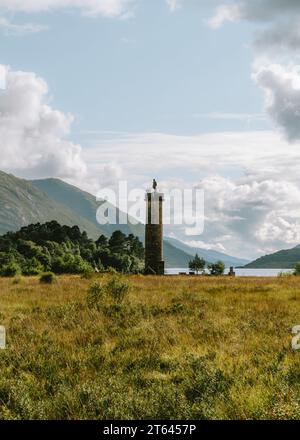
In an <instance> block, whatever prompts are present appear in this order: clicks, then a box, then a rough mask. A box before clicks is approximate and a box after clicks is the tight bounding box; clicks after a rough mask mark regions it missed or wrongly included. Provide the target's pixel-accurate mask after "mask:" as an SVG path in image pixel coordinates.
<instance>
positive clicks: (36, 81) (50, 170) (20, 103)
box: [0, 66, 86, 178]
mask: <svg viewBox="0 0 300 440" xmlns="http://www.w3.org/2000/svg"><path fill="white" fill-rule="evenodd" d="M1 70H2V71H3V70H5V76H6V90H5V91H2V92H1V94H0V148H1V155H0V169H4V170H10V171H15V172H17V173H18V174H23V175H28V176H30V177H43V176H44V177H46V176H57V177H64V178H76V176H77V177H78V176H82V175H84V173H85V171H86V165H85V163H84V161H83V159H82V158H81V147H80V146H79V145H76V144H74V143H72V142H70V141H69V140H68V135H69V133H70V128H71V124H72V121H73V117H72V116H71V115H65V114H64V113H62V112H60V111H58V110H55V109H53V108H52V107H51V106H50V105H49V102H48V101H49V97H48V87H47V84H46V83H45V81H43V80H42V79H41V78H39V77H37V76H36V75H35V74H34V73H30V72H18V71H16V72H15V71H12V70H10V69H9V68H8V67H5V66H1Z"/></svg>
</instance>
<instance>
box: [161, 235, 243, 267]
mask: <svg viewBox="0 0 300 440" xmlns="http://www.w3.org/2000/svg"><path fill="white" fill-rule="evenodd" d="M166 240H167V241H168V242H169V243H170V244H171V245H172V246H175V247H176V248H177V249H180V250H181V251H182V252H184V253H185V254H187V255H188V256H189V260H190V259H191V258H190V257H191V256H195V255H196V254H198V255H199V256H201V257H202V258H204V260H205V261H207V262H209V263H216V262H217V261H219V260H221V261H223V262H224V263H225V265H226V266H227V267H230V266H235V267H236V266H243V265H244V264H247V263H249V260H245V259H243V258H236V257H232V256H230V255H227V254H224V253H222V252H217V251H212V250H207V249H200V248H195V247H191V246H188V245H186V244H184V243H182V242H181V241H179V240H176V239H174V238H167V239H166Z"/></svg>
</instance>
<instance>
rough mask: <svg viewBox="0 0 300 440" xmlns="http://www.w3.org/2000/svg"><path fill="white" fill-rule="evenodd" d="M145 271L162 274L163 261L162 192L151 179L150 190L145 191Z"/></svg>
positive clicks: (148, 273)
mask: <svg viewBox="0 0 300 440" xmlns="http://www.w3.org/2000/svg"><path fill="white" fill-rule="evenodd" d="M145 200H146V205H147V206H146V236H145V273H146V274H147V275H164V273H165V262H164V261H163V202H164V194H163V193H161V192H159V191H158V190H157V183H156V180H155V179H154V180H153V187H152V190H151V191H147V193H146V199H145Z"/></svg>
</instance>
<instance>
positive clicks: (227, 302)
mask: <svg viewBox="0 0 300 440" xmlns="http://www.w3.org/2000/svg"><path fill="white" fill-rule="evenodd" d="M113 280H114V275H108V274H107V275H99V276H96V277H95V278H93V279H84V278H80V277H75V276H74V277H68V276H65V277H59V278H58V279H57V281H56V282H55V283H54V284H51V285H43V284H41V283H40V282H39V279H38V278H16V279H0V325H4V326H5V327H6V330H7V349H6V350H2V351H0V418H1V419H147V418H153V419H177V418H180V419H299V418H300V351H299V352H294V351H293V350H292V349H291V338H292V336H291V333H290V329H291V327H293V326H294V325H297V324H300V279H299V278H297V277H284V278H277V279H275V278H273V279H272V278H268V279H267V278H260V279H259V278H236V279H234V278H229V277H221V278H210V277H184V276H183V277H161V278H159V277H157V278H156V277H143V276H126V277H125V276H124V277H122V279H121V281H118V282H121V283H125V285H126V286H127V287H130V291H129V292H128V293H127V292H125V293H124V296H125V297H124V298H122V297H118V295H117V296H116V295H115V296H113V295H109V294H103V285H106V286H107V285H108V286H109V285H111V282H112V281H113ZM95 283H96V284H95ZM107 283H110V284H107ZM91 285H93V286H94V287H93V288H92V289H91ZM125 290H126V289H125Z"/></svg>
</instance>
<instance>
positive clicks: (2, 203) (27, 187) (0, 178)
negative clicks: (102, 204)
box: [0, 171, 104, 237]
mask: <svg viewBox="0 0 300 440" xmlns="http://www.w3.org/2000/svg"><path fill="white" fill-rule="evenodd" d="M49 220H57V221H58V222H59V223H61V224H65V225H67V226H73V225H78V226H79V227H80V229H82V230H85V231H87V232H88V234H89V235H90V236H91V237H97V236H99V234H101V232H103V233H104V231H102V230H101V229H100V228H99V227H96V226H95V225H94V224H93V223H92V222H89V221H88V220H87V219H85V218H83V217H81V216H79V215H77V214H76V213H75V212H74V211H72V210H70V209H68V208H67V207H66V206H64V205H62V204H60V203H57V202H56V201H55V200H53V199H52V198H50V197H48V196H47V195H46V194H45V193H43V192H41V191H39V190H38V189H37V188H36V187H35V186H33V185H32V184H31V183H30V182H28V181H26V180H23V179H19V178H17V177H14V176H12V175H11V174H6V173H3V172H1V171H0V234H4V233H6V232H8V231H17V230H18V229H20V228H21V227H22V226H26V225H28V224H30V223H37V222H40V223H44V222H46V221H49Z"/></svg>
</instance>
